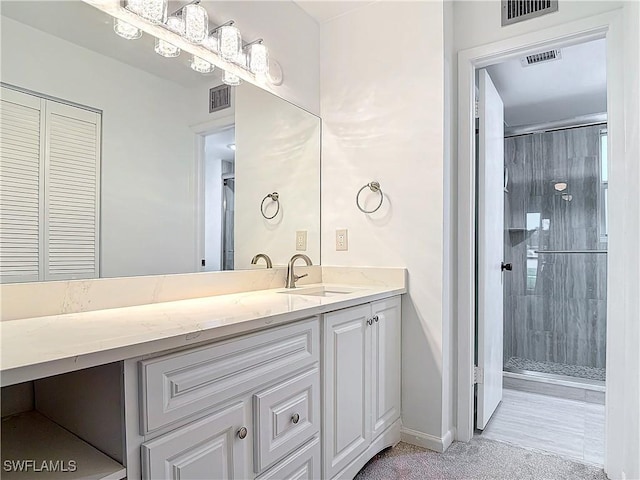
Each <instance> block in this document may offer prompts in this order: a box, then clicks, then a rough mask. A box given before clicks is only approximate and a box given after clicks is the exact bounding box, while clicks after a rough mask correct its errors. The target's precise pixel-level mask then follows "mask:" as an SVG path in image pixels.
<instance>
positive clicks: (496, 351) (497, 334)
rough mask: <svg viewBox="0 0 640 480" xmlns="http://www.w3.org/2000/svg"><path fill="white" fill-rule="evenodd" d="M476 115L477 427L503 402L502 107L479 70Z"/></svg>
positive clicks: (485, 421)
mask: <svg viewBox="0 0 640 480" xmlns="http://www.w3.org/2000/svg"><path fill="white" fill-rule="evenodd" d="M479 73H480V98H479V108H478V113H479V116H480V125H479V133H478V151H479V156H478V331H477V333H476V334H477V340H478V346H477V354H478V355H477V359H478V361H477V366H478V368H479V369H480V372H481V377H482V378H480V379H479V381H478V397H477V402H478V403H477V412H476V413H477V416H476V428H478V429H480V430H482V429H484V427H485V426H486V425H487V422H489V419H490V418H491V415H492V414H493V412H494V411H495V409H496V407H497V406H498V404H499V403H500V401H501V400H502V348H503V344H502V328H503V319H502V308H503V304H502V301H503V299H502V297H503V292H502V268H501V265H502V259H503V253H504V252H503V250H504V243H503V242H504V189H503V187H504V185H503V179H504V173H503V172H504V107H503V105H502V99H501V98H500V95H499V94H498V91H497V90H496V87H495V86H494V85H493V82H492V81H491V78H490V77H489V74H488V73H487V71H486V70H480V72H479Z"/></svg>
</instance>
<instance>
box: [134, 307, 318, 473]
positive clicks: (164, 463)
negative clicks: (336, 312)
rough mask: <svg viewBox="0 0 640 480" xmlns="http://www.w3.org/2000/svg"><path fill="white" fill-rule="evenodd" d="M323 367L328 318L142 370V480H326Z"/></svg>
mask: <svg viewBox="0 0 640 480" xmlns="http://www.w3.org/2000/svg"><path fill="white" fill-rule="evenodd" d="M319 360H320V332H319V319H318V317H314V318H311V319H306V320H300V321H297V322H295V323H292V324H289V325H285V326H282V327H276V328H272V329H268V330H265V331H262V332H258V333H254V334H249V335H243V336H241V337H237V338H232V339H230V340H227V341H221V342H217V343H214V344H211V345H206V346H204V347H199V348H194V349H189V350H185V351H178V352H175V353H171V354H167V355H161V356H158V357H154V358H150V359H143V360H136V362H137V365H138V374H139V375H138V376H139V386H140V388H139V393H140V410H139V412H140V415H139V431H140V439H141V444H140V453H141V474H142V478H143V479H145V480H148V479H154V480H155V479H176V480H177V479H195V478H206V479H211V480H216V479H225V480H226V479H228V480H233V479H241V480H246V479H249V478H255V477H257V476H260V478H288V475H291V478H300V479H302V478H309V479H312V478H319V477H320V462H319V458H320V444H319V441H318V436H319V433H320V369H319ZM274 472H277V473H274Z"/></svg>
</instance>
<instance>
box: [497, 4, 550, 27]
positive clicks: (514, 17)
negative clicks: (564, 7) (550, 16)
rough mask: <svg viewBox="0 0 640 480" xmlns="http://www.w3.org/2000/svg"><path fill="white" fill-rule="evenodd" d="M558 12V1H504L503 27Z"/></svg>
mask: <svg viewBox="0 0 640 480" xmlns="http://www.w3.org/2000/svg"><path fill="white" fill-rule="evenodd" d="M557 11H558V0H502V26H503V27H504V26H505V25H511V24H512V23H518V22H524V21H525V20H529V19H531V18H535V17H540V16H541V15H546V14H547V13H551V12H557Z"/></svg>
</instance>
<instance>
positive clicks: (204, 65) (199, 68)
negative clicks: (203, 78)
mask: <svg viewBox="0 0 640 480" xmlns="http://www.w3.org/2000/svg"><path fill="white" fill-rule="evenodd" d="M191 68H192V69H193V70H195V71H196V72H199V73H211V72H213V70H214V68H215V67H214V66H213V65H212V64H211V63H209V62H207V61H206V60H203V59H202V58H200V57H197V56H196V55H192V56H191Z"/></svg>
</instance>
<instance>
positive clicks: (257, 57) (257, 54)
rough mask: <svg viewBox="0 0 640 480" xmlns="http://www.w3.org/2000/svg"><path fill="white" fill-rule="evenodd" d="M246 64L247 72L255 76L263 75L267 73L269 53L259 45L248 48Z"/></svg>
mask: <svg viewBox="0 0 640 480" xmlns="http://www.w3.org/2000/svg"><path fill="white" fill-rule="evenodd" d="M248 50H249V52H248V62H247V65H248V67H249V70H251V71H252V72H253V73H256V74H265V73H267V72H268V71H269V51H268V50H267V47H265V46H264V45H263V44H261V43H254V44H253V45H250V46H249V49H248Z"/></svg>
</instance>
